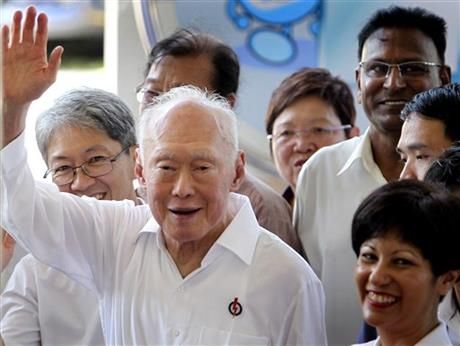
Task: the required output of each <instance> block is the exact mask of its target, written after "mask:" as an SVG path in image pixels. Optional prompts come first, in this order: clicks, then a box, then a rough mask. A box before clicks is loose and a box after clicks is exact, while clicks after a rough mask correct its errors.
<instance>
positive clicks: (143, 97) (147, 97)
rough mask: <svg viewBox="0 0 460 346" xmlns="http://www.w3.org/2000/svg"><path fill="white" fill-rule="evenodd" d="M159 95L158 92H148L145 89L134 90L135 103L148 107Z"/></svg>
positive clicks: (148, 90)
mask: <svg viewBox="0 0 460 346" xmlns="http://www.w3.org/2000/svg"><path fill="white" fill-rule="evenodd" d="M159 95H160V93H159V92H158V91H154V90H150V89H148V88H146V87H140V86H139V87H137V88H136V99H137V102H139V103H140V104H143V105H148V104H150V103H153V101H154V99H155V97H157V96H159Z"/></svg>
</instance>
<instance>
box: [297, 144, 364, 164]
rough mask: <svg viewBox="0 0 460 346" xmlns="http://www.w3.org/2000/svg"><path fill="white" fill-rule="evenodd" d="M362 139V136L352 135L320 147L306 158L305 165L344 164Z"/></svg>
mask: <svg viewBox="0 0 460 346" xmlns="http://www.w3.org/2000/svg"><path fill="white" fill-rule="evenodd" d="M362 139H363V138H362V137H353V138H350V139H347V140H345V141H342V142H339V143H336V144H332V145H328V146H325V147H322V148H321V149H319V150H318V151H317V152H316V153H314V154H313V155H312V157H310V158H309V159H308V161H307V162H306V163H305V166H306V167H309V166H310V167H311V166H316V165H321V164H326V163H327V164H335V165H344V164H345V162H346V161H347V160H348V158H349V157H350V155H351V154H352V153H353V151H354V150H355V149H356V147H357V146H358V144H359V143H360V142H361V140H362Z"/></svg>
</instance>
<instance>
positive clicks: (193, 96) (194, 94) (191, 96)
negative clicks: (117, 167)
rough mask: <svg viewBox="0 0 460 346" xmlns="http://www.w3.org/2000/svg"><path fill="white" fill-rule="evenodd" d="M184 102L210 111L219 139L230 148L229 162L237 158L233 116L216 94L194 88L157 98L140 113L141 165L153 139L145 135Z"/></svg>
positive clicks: (228, 106)
mask: <svg viewBox="0 0 460 346" xmlns="http://www.w3.org/2000/svg"><path fill="white" fill-rule="evenodd" d="M183 102H192V103H195V104H197V105H201V106H204V107H207V108H211V109H212V110H213V112H210V115H212V116H213V117H214V119H215V121H216V124H217V127H218V129H219V132H220V135H221V136H222V139H223V140H224V141H225V142H226V143H227V144H229V146H230V149H231V151H232V158H236V155H237V153H238V125H237V120H236V115H235V113H234V112H233V110H232V108H231V107H230V105H229V103H228V101H227V100H226V99H225V98H224V97H222V96H220V95H218V94H214V93H208V92H206V91H203V90H201V89H199V88H197V87H194V86H181V87H177V88H173V89H171V90H169V91H168V92H166V93H164V94H161V95H160V96H158V97H156V98H155V101H154V103H152V104H151V105H149V106H148V107H147V108H146V109H145V110H144V111H143V112H142V114H141V116H140V119H139V122H138V124H137V136H138V142H139V148H140V154H141V160H142V162H143V161H144V149H145V143H146V142H147V141H149V140H153V139H154V138H152V137H151V136H150V137H149V136H148V134H147V133H148V132H147V131H151V130H152V129H153V128H155V126H156V125H157V124H158V123H159V122H160V121H163V119H164V118H165V117H166V115H167V114H168V112H169V111H170V110H171V109H172V108H173V107H175V106H176V105H178V104H180V103H183Z"/></svg>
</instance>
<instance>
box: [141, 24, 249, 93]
mask: <svg viewBox="0 0 460 346" xmlns="http://www.w3.org/2000/svg"><path fill="white" fill-rule="evenodd" d="M202 54H205V55H207V56H208V57H209V59H210V61H211V63H212V65H213V67H214V77H213V81H212V83H211V84H212V85H213V87H214V90H213V91H214V92H216V93H217V94H219V95H221V96H223V97H228V96H229V95H230V94H232V93H234V94H236V92H237V91H238V82H239V78H240V63H239V61H238V56H237V55H236V53H235V52H234V51H233V49H232V48H231V47H230V46H228V45H226V44H224V43H223V42H222V41H220V40H218V39H217V38H215V37H214V36H211V35H209V34H205V33H202V32H199V31H198V30H196V29H179V30H177V31H176V32H175V33H174V34H172V35H171V36H169V37H167V38H165V39H163V40H161V41H160V42H158V43H157V44H156V45H155V46H154V47H153V48H152V50H151V51H150V54H149V56H148V60H147V65H146V68H145V71H144V77H145V78H146V77H147V75H148V74H149V71H150V68H151V67H152V64H154V63H158V62H159V61H161V59H162V58H164V57H165V56H173V57H182V56H199V55H202Z"/></svg>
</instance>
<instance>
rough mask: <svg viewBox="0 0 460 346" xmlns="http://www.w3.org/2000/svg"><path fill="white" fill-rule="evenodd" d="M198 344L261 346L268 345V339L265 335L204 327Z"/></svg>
mask: <svg viewBox="0 0 460 346" xmlns="http://www.w3.org/2000/svg"><path fill="white" fill-rule="evenodd" d="M199 344H200V345H210V346H215V345H222V346H223V345H248V346H262V345H265V346H266V345H270V342H269V339H268V338H267V337H265V336H255V335H248V334H241V333H235V332H233V331H228V330H219V329H212V328H206V327H204V328H203V329H202V330H201V333H200V339H199Z"/></svg>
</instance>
